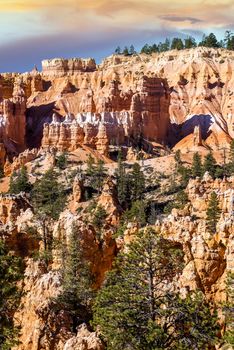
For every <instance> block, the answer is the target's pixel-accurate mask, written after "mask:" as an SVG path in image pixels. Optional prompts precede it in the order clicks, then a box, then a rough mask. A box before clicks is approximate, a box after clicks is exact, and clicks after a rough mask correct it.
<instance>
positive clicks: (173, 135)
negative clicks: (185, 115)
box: [168, 115, 214, 146]
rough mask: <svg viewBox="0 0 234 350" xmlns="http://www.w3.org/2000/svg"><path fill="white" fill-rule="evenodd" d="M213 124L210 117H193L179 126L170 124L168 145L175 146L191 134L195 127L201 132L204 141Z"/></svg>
mask: <svg viewBox="0 0 234 350" xmlns="http://www.w3.org/2000/svg"><path fill="white" fill-rule="evenodd" d="M213 123H214V120H213V119H212V116H211V115H194V116H191V117H190V118H189V119H187V120H186V121H185V122H183V123H181V124H175V123H173V124H171V126H170V133H169V137H168V143H169V144H170V146H175V145H176V144H177V143H178V142H179V141H180V140H182V139H183V138H185V137H186V136H188V135H191V134H193V132H194V130H195V128H196V127H199V129H200V131H201V138H202V140H206V139H207V138H208V136H209V135H210V134H211V132H212V129H211V126H212V124H213Z"/></svg>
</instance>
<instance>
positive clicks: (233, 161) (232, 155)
mask: <svg viewBox="0 0 234 350" xmlns="http://www.w3.org/2000/svg"><path fill="white" fill-rule="evenodd" d="M228 165H229V168H230V172H231V174H232V173H234V140H232V141H231V144H230V151H229V164H228Z"/></svg>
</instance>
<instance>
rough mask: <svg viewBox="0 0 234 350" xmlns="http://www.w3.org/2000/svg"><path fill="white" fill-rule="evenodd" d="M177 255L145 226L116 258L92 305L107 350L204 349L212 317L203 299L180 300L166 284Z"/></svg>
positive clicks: (176, 269) (211, 330)
mask: <svg viewBox="0 0 234 350" xmlns="http://www.w3.org/2000/svg"><path fill="white" fill-rule="evenodd" d="M182 259H183V257H182V254H181V250H180V249H178V248H176V247H175V245H173V244H172V243H171V242H169V241H167V240H166V239H164V238H162V237H160V236H159V235H158V234H156V233H155V232H154V231H153V230H152V229H150V228H148V229H147V230H145V231H144V232H140V233H139V234H138V235H137V237H136V239H135V240H134V242H132V243H131V244H130V245H129V246H128V249H127V253H121V254H120V255H119V256H118V258H117V260H116V262H115V265H114V268H113V270H112V271H111V272H110V273H109V274H108V275H107V279H106V281H105V283H104V286H103V288H102V289H101V290H100V292H99V293H98V296H97V299H96V301H95V305H94V324H95V325H98V326H99V327H100V331H101V335H102V337H103V338H104V340H105V341H106V343H107V349H108V350H122V349H134V350H142V349H147V350H148V349H149V350H154V349H171V350H172V349H182V348H183V349H194V350H195V349H203V350H205V349H208V347H209V345H210V344H211V343H212V342H213V341H214V339H215V331H216V323H215V321H216V319H215V320H214V319H213V318H212V316H211V314H210V311H209V308H208V306H207V304H206V303H205V301H204V299H203V298H201V297H197V296H189V297H187V298H186V299H184V300H182V299H181V298H180V297H179V296H178V295H177V294H172V293H170V292H169V291H168V288H167V287H168V285H169V284H170V281H172V280H173V278H174V277H175V276H176V275H177V274H178V273H179V272H180V271H181V269H182ZM181 346H183V347H181Z"/></svg>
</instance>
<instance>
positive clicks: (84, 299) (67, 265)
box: [55, 227, 94, 332]
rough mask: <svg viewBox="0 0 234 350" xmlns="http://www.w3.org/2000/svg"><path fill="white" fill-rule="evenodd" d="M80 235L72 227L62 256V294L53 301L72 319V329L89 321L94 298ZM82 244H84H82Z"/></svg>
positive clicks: (88, 267) (88, 265) (88, 266)
mask: <svg viewBox="0 0 234 350" xmlns="http://www.w3.org/2000/svg"><path fill="white" fill-rule="evenodd" d="M81 242H82V240H81V235H80V233H79V231H78V230H76V229H75V228H74V227H73V229H72V232H71V236H70V241H69V244H68V247H67V250H66V252H65V254H63V258H64V261H63V270H62V283H61V285H62V293H61V294H60V295H59V296H58V297H57V298H56V299H55V307H56V308H60V309H63V310H65V311H67V312H68V313H69V315H70V316H71V317H72V329H71V331H73V332H76V330H77V326H78V325H80V324H82V323H84V322H86V323H88V322H89V321H90V319H91V305H92V299H93V297H94V292H93V289H92V283H93V277H92V274H91V269H90V264H89V263H88V261H87V259H86V258H85V255H84V247H83V246H82V244H81ZM83 244H84V242H83Z"/></svg>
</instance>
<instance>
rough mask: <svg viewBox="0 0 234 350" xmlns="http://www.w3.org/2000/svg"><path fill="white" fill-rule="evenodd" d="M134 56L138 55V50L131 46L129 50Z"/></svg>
mask: <svg viewBox="0 0 234 350" xmlns="http://www.w3.org/2000/svg"><path fill="white" fill-rule="evenodd" d="M134 54H136V50H135V47H134V46H133V45H131V46H130V48H129V55H134Z"/></svg>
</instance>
